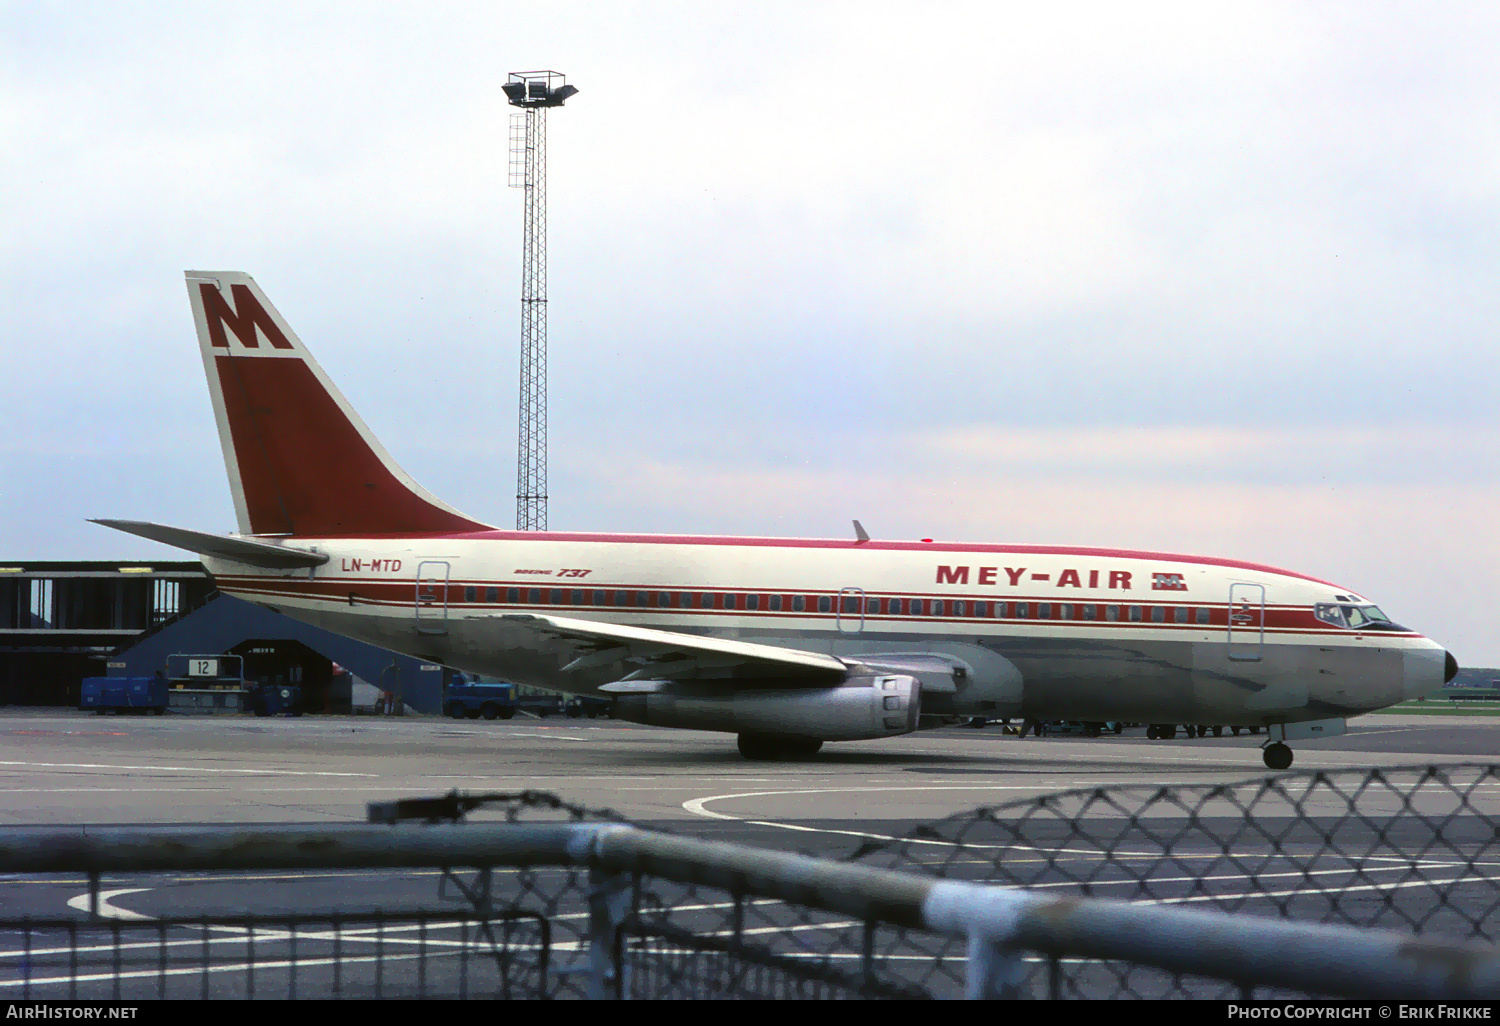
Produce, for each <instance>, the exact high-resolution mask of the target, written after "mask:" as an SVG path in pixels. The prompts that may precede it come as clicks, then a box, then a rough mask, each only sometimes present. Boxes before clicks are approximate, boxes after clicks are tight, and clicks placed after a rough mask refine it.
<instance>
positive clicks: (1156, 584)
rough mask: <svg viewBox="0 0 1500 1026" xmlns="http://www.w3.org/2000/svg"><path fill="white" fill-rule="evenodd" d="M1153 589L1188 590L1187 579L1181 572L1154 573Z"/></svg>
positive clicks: (1152, 576) (1152, 579) (1152, 578)
mask: <svg viewBox="0 0 1500 1026" xmlns="http://www.w3.org/2000/svg"><path fill="white" fill-rule="evenodd" d="M1151 590H1152V591H1187V590H1188V586H1187V581H1185V580H1183V577H1182V575H1181V574H1152V575H1151Z"/></svg>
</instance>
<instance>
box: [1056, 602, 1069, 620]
mask: <svg viewBox="0 0 1500 1026" xmlns="http://www.w3.org/2000/svg"><path fill="white" fill-rule="evenodd" d="M1057 618H1058V619H1059V620H1071V619H1073V607H1072V606H1071V605H1070V604H1068V603H1066V602H1064V603H1063V604H1062V605H1060V606H1058V607H1057Z"/></svg>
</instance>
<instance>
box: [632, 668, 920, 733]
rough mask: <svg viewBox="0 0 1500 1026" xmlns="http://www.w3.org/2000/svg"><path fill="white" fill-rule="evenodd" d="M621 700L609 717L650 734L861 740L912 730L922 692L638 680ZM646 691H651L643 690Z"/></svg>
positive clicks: (889, 679) (906, 680)
mask: <svg viewBox="0 0 1500 1026" xmlns="http://www.w3.org/2000/svg"><path fill="white" fill-rule="evenodd" d="M639 686H640V687H641V690H640V691H636V692H634V693H627V694H622V695H620V696H619V697H618V698H617V699H616V700H615V715H616V716H617V717H619V718H620V719H622V720H629V721H631V722H632V723H644V724H647V725H649V726H653V727H687V728H689V729H692V730H723V731H728V732H730V733H734V734H780V735H789V736H794V737H806V738H817V739H819V740H822V741H865V740H868V739H870V738H877V737H892V736H894V735H896V734H909V733H911V732H912V731H914V730H916V729H917V716H918V715H919V713H920V712H921V705H922V702H921V694H922V687H921V685H920V684H919V683H918V682H917V679H916V678H915V677H908V676H905V675H902V674H881V675H872V676H869V677H859V678H855V679H853V680H850V681H847V682H845V683H843V684H840V685H839V686H838V687H832V688H741V689H739V690H736V691H726V690H723V689H721V688H715V689H709V688H705V687H703V686H702V685H688V684H682V683H677V682H673V681H649V682H646V681H642V682H639ZM647 688H653V689H654V690H646V689H647Z"/></svg>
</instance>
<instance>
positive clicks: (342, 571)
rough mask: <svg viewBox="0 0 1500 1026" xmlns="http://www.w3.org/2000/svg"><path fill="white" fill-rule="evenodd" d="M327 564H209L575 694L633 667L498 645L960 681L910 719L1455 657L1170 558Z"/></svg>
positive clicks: (397, 547) (1196, 697)
mask: <svg viewBox="0 0 1500 1026" xmlns="http://www.w3.org/2000/svg"><path fill="white" fill-rule="evenodd" d="M296 545H297V547H298V548H302V549H314V550H316V551H319V552H322V553H326V554H328V555H329V557H330V559H329V561H328V562H327V563H325V564H323V565H322V566H319V567H316V568H313V569H311V570H305V569H304V570H295V571H293V570H287V571H267V570H261V569H256V568H253V567H248V566H244V565H241V564H237V563H233V562H229V561H226V560H222V559H216V558H213V557H208V558H206V559H205V563H206V565H207V566H208V568H209V570H210V571H211V572H212V573H213V574H214V576H215V577H216V578H217V579H218V581H219V584H220V587H221V588H222V590H223V591H225V592H226V593H229V594H233V595H237V596H239V597H241V598H245V599H248V600H251V601H255V602H258V603H261V604H263V605H266V606H269V607H271V608H274V609H276V610H279V611H281V612H283V613H285V614H287V615H289V616H292V617H295V618H297V619H299V620H303V621H306V622H309V623H313V624H316V625H318V626H321V627H324V628H327V629H329V630H332V631H335V632H338V633H340V634H344V635H349V636H353V637H357V638H360V639H362V640H365V641H368V642H371V643H373V644H377V645H380V646H383V647H385V648H389V649H392V650H395V651H398V652H403V653H407V654H411V655H416V656H419V657H422V658H426V659H431V660H433V661H438V662H442V663H445V664H447V665H450V666H453V667H456V668H459V669H462V670H467V671H472V672H476V673H481V674H485V675H488V676H494V677H499V678H502V679H508V680H513V681H516V682H519V683H525V684H533V685H537V686H541V687H547V688H552V689H555V690H559V691H565V692H571V693H577V694H588V693H594V692H596V691H597V689H598V688H599V687H600V686H602V685H604V684H608V683H610V682H612V681H615V680H618V679H619V678H620V676H621V675H622V673H624V672H626V668H625V667H623V666H621V665H614V664H611V663H609V662H606V661H597V660H596V661H583V662H584V663H585V665H577V662H578V661H577V660H576V659H575V656H576V650H566V649H564V648H563V647H562V646H558V647H557V648H556V649H553V648H550V647H549V646H547V645H540V646H539V645H537V644H536V639H535V637H534V636H528V637H526V638H524V639H523V638H521V637H520V636H517V637H516V638H515V639H514V641H512V640H509V635H508V634H507V630H506V625H505V621H504V619H502V618H503V617H505V616H506V615H508V614H518V613H543V614H548V615H553V616H565V617H570V618H575V619H580V620H595V621H602V622H607V623H613V624H622V625H630V626H641V627H652V628H657V629H661V630H667V631H676V632H680V633H685V634H702V635H710V636H714V637H723V638H736V639H743V640H747V641H757V642H763V643H766V644H775V645H781V646H784V647H787V648H794V649H800V650H804V651H811V652H818V653H823V654H830V655H834V656H838V657H841V658H846V659H847V658H850V657H853V658H856V659H857V658H858V657H860V656H861V655H867V656H868V655H878V654H882V653H902V654H910V653H931V654H933V655H936V656H940V657H942V658H943V659H945V660H946V662H947V663H948V664H950V665H953V666H957V667H960V668H961V672H960V673H958V674H957V675H956V679H957V686H956V687H955V688H950V689H949V690H950V691H952V694H951V695H950V696H949V697H947V698H944V699H943V700H942V701H941V702H936V703H928V700H927V699H926V698H924V708H923V711H924V713H933V714H940V715H941V714H947V715H987V716H1030V717H1034V718H1041V719H1053V718H1057V719H1083V720H1130V721H1142V722H1146V721H1149V722H1169V723H1170V722H1176V723H1210V724H1214V723H1223V724H1247V725H1248V724H1269V723H1288V722H1296V721H1301V720H1318V719H1325V718H1330V717H1340V716H1349V715H1354V714H1357V713H1360V712H1366V711H1369V710H1372V709H1378V708H1381V707H1384V706H1388V705H1391V704H1394V703H1396V702H1399V701H1402V700H1403V699H1405V698H1407V697H1411V696H1415V695H1419V694H1425V693H1427V692H1428V691H1430V690H1432V689H1434V688H1436V687H1438V686H1440V685H1441V684H1442V682H1443V679H1444V672H1445V660H1447V658H1448V657H1447V654H1446V652H1445V651H1444V650H1443V649H1442V647H1441V646H1439V645H1437V644H1435V643H1433V642H1431V641H1429V640H1428V639H1426V638H1424V637H1423V636H1421V635H1420V634H1418V633H1416V632H1414V631H1411V630H1407V629H1405V628H1401V627H1397V626H1395V625H1391V624H1387V625H1384V626H1381V627H1380V628H1379V629H1375V628H1370V629H1365V630H1359V629H1352V628H1350V627H1347V626H1340V625H1336V624H1330V623H1328V622H1324V621H1323V620H1320V619H1319V618H1317V617H1316V616H1315V615H1314V608H1315V607H1316V606H1317V605H1318V604H1319V603H1328V604H1339V603H1342V604H1344V605H1345V606H1348V605H1351V604H1353V605H1358V604H1360V603H1362V602H1363V601H1364V600H1362V599H1360V598H1358V596H1354V595H1352V594H1351V593H1350V592H1349V591H1348V590H1347V589H1342V588H1339V587H1337V586H1335V585H1332V584H1328V583H1325V582H1322V581H1317V580H1314V579H1312V578H1308V577H1304V576H1300V575H1297V574H1293V573H1288V572H1285V571H1280V570H1276V569H1274V568H1270V567H1263V566H1257V565H1254V564H1247V563H1237V562H1232V561H1224V560H1208V559H1203V558H1200V557H1189V556H1180V555H1169V554H1158V553H1143V552H1122V551H1114V550H1104V549H1066V548H1045V547H1017V546H956V545H949V544H922V543H882V542H866V543H858V542H854V541H801V540H773V539H721V538H671V537H622V536H610V535H567V534H548V535H541V536H538V535H529V534H520V533H514V532H500V531H495V532H478V533H472V534H455V535H452V536H447V537H431V536H423V537H415V536H389V537H386V538H380V539H365V538H327V539H318V538H309V537H298V538H297V539H296Z"/></svg>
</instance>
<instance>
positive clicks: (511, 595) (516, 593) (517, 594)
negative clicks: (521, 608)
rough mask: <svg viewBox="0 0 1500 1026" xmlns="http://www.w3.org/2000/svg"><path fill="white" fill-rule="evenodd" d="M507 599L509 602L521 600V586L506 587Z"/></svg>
mask: <svg viewBox="0 0 1500 1026" xmlns="http://www.w3.org/2000/svg"><path fill="white" fill-rule="evenodd" d="M505 601H507V602H519V601H521V589H520V588H506V589H505Z"/></svg>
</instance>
